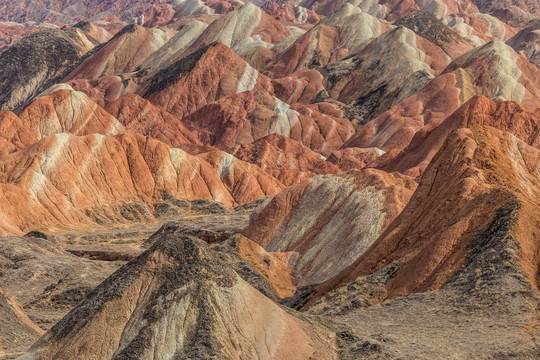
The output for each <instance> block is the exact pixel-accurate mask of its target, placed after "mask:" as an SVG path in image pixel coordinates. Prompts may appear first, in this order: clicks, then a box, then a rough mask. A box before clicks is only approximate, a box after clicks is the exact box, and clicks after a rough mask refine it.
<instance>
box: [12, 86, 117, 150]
mask: <svg viewBox="0 0 540 360" xmlns="http://www.w3.org/2000/svg"><path fill="white" fill-rule="evenodd" d="M56 89H59V90H56ZM48 94H50V95H48ZM41 95H42V96H40V97H39V98H37V99H36V100H34V101H32V102H31V103H30V104H28V106H26V107H25V108H24V109H23V110H22V111H21V112H20V113H19V117H20V118H21V121H22V122H23V123H24V125H25V126H28V128H29V129H31V130H32V131H33V132H34V133H35V134H36V138H37V139H38V140H41V139H43V138H45V137H47V136H50V135H54V134H57V133H63V132H70V133H72V134H74V135H90V134H95V133H97V134H102V135H116V134H118V133H121V132H123V131H124V129H123V127H122V125H121V124H120V123H119V122H118V120H116V119H115V118H114V117H113V116H112V115H111V114H109V113H108V112H107V111H105V110H104V109H103V108H102V107H100V106H99V105H97V104H96V103H95V102H93V101H92V100H91V99H90V98H88V97H87V96H86V95H85V94H84V93H82V92H79V91H74V90H73V89H72V88H71V87H70V86H67V85H64V84H62V85H57V86H53V87H52V88H50V89H48V90H47V92H45V93H42V94H41Z"/></svg>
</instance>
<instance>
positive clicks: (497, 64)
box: [344, 40, 540, 175]
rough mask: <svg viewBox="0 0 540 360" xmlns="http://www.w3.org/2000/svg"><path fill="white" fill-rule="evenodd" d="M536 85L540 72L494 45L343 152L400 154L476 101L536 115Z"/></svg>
mask: <svg viewBox="0 0 540 360" xmlns="http://www.w3.org/2000/svg"><path fill="white" fill-rule="evenodd" d="M538 84H540V71H539V70H538V68H536V67H535V66H533V65H531V64H530V63H529V62H528V61H527V60H526V59H525V58H524V57H522V56H520V55H518V54H517V53H516V52H514V50H512V48H510V47H509V46H508V45H506V44H504V43H503V42H501V41H498V40H494V41H492V42H490V43H488V44H486V45H484V46H481V47H479V48H475V49H473V50H471V51H469V52H467V53H465V54H464V55H462V56H460V57H459V58H458V59H456V60H455V61H453V62H452V63H451V64H450V65H449V66H448V67H447V68H446V69H445V70H444V72H443V74H442V75H440V76H438V77H436V78H435V79H433V80H432V81H431V82H429V83H428V84H427V85H426V86H425V87H424V88H423V89H422V90H420V91H419V92H417V93H416V94H414V95H412V96H411V97H409V98H407V99H404V100H403V101H401V102H400V103H398V104H397V105H395V106H394V107H392V108H391V109H390V110H388V111H387V112H385V113H383V114H381V115H380V116H378V117H377V118H376V119H374V120H373V121H371V122H369V123H368V124H366V125H365V126H363V127H361V128H359V129H358V131H357V132H356V133H355V135H354V136H352V137H351V138H350V139H349V141H347V143H346V144H345V145H344V147H361V148H362V147H378V148H381V149H383V150H385V151H388V150H392V149H394V150H402V149H404V148H405V147H406V146H407V145H409V144H410V142H411V140H412V139H413V137H414V136H415V134H416V133H417V132H429V131H432V130H433V129H434V128H436V127H437V126H439V125H440V124H441V123H442V122H443V120H445V119H446V118H447V117H448V116H450V115H451V114H452V113H453V112H454V111H456V110H457V109H458V108H459V107H460V106H461V105H463V104H465V102H467V101H468V100H469V99H471V97H473V96H474V95H483V96H486V97H488V98H490V99H494V100H511V101H515V102H520V103H522V104H524V105H525V106H527V107H530V108H533V109H534V108H537V107H538V105H539V104H540V103H539V101H540V100H539V99H540V95H539V94H540V87H539V86H538ZM416 175H417V174H416Z"/></svg>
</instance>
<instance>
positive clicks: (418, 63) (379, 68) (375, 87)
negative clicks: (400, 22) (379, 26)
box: [323, 27, 449, 123]
mask: <svg viewBox="0 0 540 360" xmlns="http://www.w3.org/2000/svg"><path fill="white" fill-rule="evenodd" d="M395 57H400V58H402V59H407V60H406V61H405V60H404V61H400V62H396V61H395ZM448 63H449V57H448V56H447V55H446V54H445V53H444V52H443V51H442V50H441V48H439V47H438V46H436V45H434V44H433V43H431V42H429V41H428V40H426V39H424V38H421V37H419V36H417V35H416V34H415V33H414V32H412V31H411V30H409V29H407V28H405V27H397V28H395V29H393V30H391V31H388V32H386V33H384V34H382V35H380V36H378V37H376V38H375V39H374V40H372V41H371V42H370V43H369V44H368V45H366V46H365V47H364V48H363V50H362V52H360V53H359V54H358V55H356V56H354V57H352V58H347V59H345V60H343V61H340V62H337V63H335V64H332V65H330V66H329V67H327V69H326V70H327V75H326V76H325V80H324V82H323V84H324V85H325V87H326V89H327V91H328V94H329V96H330V97H331V98H333V99H335V100H338V101H340V102H343V103H346V104H351V105H352V106H353V107H354V113H353V114H352V117H354V118H355V121H356V122H358V123H364V122H366V121H369V120H371V119H373V118H375V117H376V116H377V115H379V114H380V113H382V112H383V111H386V110H388V109H389V108H390V107H391V106H392V105H394V104H396V103H398V102H399V101H401V100H403V99H405V98H406V97H408V96H411V95H412V94H414V93H415V92H417V91H418V90H420V89H421V88H422V87H424V85H425V84H426V83H427V82H429V80H431V79H432V78H433V77H434V76H435V75H437V74H439V73H441V72H442V71H443V70H444V68H445V67H446V65H447V64H448Z"/></svg>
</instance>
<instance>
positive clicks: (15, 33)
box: [0, 23, 40, 52]
mask: <svg viewBox="0 0 540 360" xmlns="http://www.w3.org/2000/svg"><path fill="white" fill-rule="evenodd" d="M39 30H40V28H38V27H34V26H29V27H23V26H20V25H18V24H11V23H3V24H0V52H3V51H6V50H7V49H8V48H9V47H11V45H13V44H15V43H16V42H18V41H19V40H21V39H22V38H23V37H25V36H26V35H29V34H31V33H34V32H36V31H39Z"/></svg>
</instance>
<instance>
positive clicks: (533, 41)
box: [506, 19, 540, 68]
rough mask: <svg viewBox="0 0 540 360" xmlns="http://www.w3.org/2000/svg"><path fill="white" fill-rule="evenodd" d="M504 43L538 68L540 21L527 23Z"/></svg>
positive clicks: (539, 64)
mask: <svg viewBox="0 0 540 360" xmlns="http://www.w3.org/2000/svg"><path fill="white" fill-rule="evenodd" d="M506 43H507V44H508V45H510V46H511V47H512V49H514V50H516V51H517V52H519V53H520V54H522V55H523V56H525V57H526V58H527V60H529V62H530V63H531V64H533V65H536V67H538V68H540V19H536V20H534V21H532V22H530V23H528V24H527V26H525V27H524V28H523V29H521V30H520V31H519V32H518V33H517V34H516V35H514V36H512V37H511V38H510V39H509V40H508V41H507V42H506Z"/></svg>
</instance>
